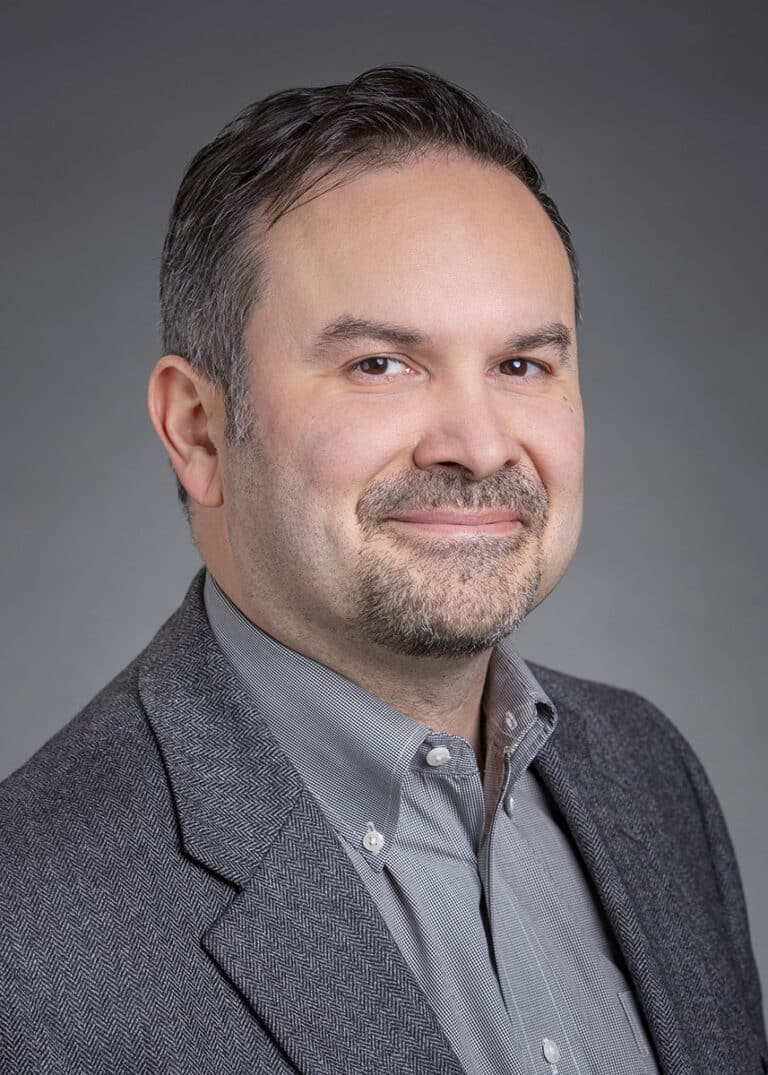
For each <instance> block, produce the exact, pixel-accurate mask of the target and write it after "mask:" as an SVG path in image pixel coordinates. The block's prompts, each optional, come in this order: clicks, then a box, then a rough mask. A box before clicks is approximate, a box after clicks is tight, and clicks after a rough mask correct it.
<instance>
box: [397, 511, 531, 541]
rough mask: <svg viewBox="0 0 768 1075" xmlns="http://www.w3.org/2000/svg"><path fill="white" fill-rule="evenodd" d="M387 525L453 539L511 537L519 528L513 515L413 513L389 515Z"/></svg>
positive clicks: (502, 513)
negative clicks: (492, 536) (393, 524)
mask: <svg viewBox="0 0 768 1075" xmlns="http://www.w3.org/2000/svg"><path fill="white" fill-rule="evenodd" d="M387 521H388V522H390V523H395V524H397V525H398V526H402V527H403V528H404V529H407V530H408V531H409V532H411V533H413V532H414V531H422V532H424V533H427V534H446V535H448V536H453V537H470V536H476V535H480V536H482V535H486V536H491V535H494V534H496V535H500V534H512V533H515V532H516V531H517V529H518V528H519V527H520V526H521V522H520V518H519V517H518V515H517V514H516V513H515V512H513V511H482V512H477V511H475V512H470V511H416V512H407V513H406V514H403V515H391V516H390V517H389V518H388V520H387Z"/></svg>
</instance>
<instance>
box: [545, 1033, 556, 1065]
mask: <svg viewBox="0 0 768 1075" xmlns="http://www.w3.org/2000/svg"><path fill="white" fill-rule="evenodd" d="M541 1051H542V1053H543V1054H544V1059H545V1060H546V1062H547V1063H548V1064H558V1063H559V1062H560V1046H559V1045H558V1044H557V1042H556V1041H552V1039H551V1038H542V1040H541Z"/></svg>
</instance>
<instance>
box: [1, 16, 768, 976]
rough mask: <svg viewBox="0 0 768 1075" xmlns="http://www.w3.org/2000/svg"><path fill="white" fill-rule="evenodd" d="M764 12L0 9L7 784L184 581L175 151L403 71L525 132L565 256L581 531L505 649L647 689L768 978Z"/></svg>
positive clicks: (145, 633)
mask: <svg viewBox="0 0 768 1075" xmlns="http://www.w3.org/2000/svg"><path fill="white" fill-rule="evenodd" d="M767 12H768V8H766V5H765V4H764V3H760V4H757V3H755V4H750V3H745V2H736V3H727V4H726V3H725V2H720V3H717V4H711V3H692V2H691V3H686V4H681V3H678V4H674V3H673V4H672V5H671V7H667V6H666V5H663V4H661V3H658V2H653V3H646V4H644V5H642V6H640V5H636V4H631V3H608V2H605V3H597V4H595V3H578V4H574V3H573V2H559V3H549V4H546V3H540V2H536V3H534V2H533V0H531V2H529V3H526V4H520V3H510V2H507V3H475V4H473V5H472V6H470V4H468V3H457V2H452V0H449V2H446V0H442V2H429V3H413V2H411V3H401V2H394V3H387V4H385V5H374V4H371V3H362V2H358V3H329V4H328V5H323V4H310V3H300V4H287V5H285V6H279V5H278V4H276V3H268V4H256V3H249V4H245V3H240V4H238V3H227V2H223V3H217V4H216V5H213V4H211V5H208V6H206V5H203V4H200V3H193V2H191V0H188V2H187V3H184V4H181V3H179V4H163V3H159V4H157V5H153V6H149V5H141V4H130V5H128V4H119V5H118V4H103V3H102V4H98V5H97V4H93V5H83V4H77V3H75V4H66V5H62V4H54V3H46V4H30V5H29V6H27V8H26V9H25V11H24V12H22V10H21V7H20V6H19V5H17V6H15V7H14V10H13V11H12V12H10V11H9V12H8V13H7V14H6V17H5V20H4V22H5V27H4V42H3V45H2V52H3V55H2V56H0V60H1V61H2V62H0V71H2V75H1V76H0V77H1V78H2V82H3V85H2V100H3V102H4V104H3V109H2V150H3V168H2V173H1V174H0V186H1V188H2V196H1V197H0V211H1V212H2V216H3V226H2V234H3V255H2V274H3V281H2V294H3V297H4V299H5V303H6V308H5V311H4V313H3V317H2V323H1V329H0V331H1V332H2V344H3V346H2V355H3V390H4V392H3V411H2V423H1V424H0V437H1V438H2V446H1V451H0V460H2V513H3V515H2V517H3V525H2V529H1V541H2V572H3V577H2V593H3V599H4V600H3V614H2V617H0V623H1V624H2V645H1V647H0V660H1V661H2V682H3V688H4V703H3V716H2V722H1V724H2V726H1V727H0V777H2V776H4V775H6V774H7V773H9V772H11V771H12V770H13V769H15V768H16V767H17V766H18V765H20V764H21V763H22V762H23V761H24V760H25V759H26V758H27V757H28V756H29V755H31V754H32V753H33V752H34V751H35V750H36V749H37V748H38V747H39V746H40V745H41V744H42V743H43V742H44V741H45V740H46V739H47V738H49V737H50V736H51V735H52V734H53V733H54V732H55V731H56V730H57V729H58V728H60V727H61V726H62V725H63V724H64V723H65V722H66V721H68V720H69V719H70V718H71V717H72V716H73V715H74V714H75V713H76V712H77V711H78V710H79V709H80V708H81V707H82V706H83V705H84V704H85V703H86V702H87V701H88V700H89V699H90V698H91V697H92V696H93V694H95V693H96V691H97V690H98V689H99V688H101V687H102V686H103V685H104V684H105V683H106V682H107V681H108V680H109V679H111V677H112V676H113V675H115V674H116V673H117V672H118V671H119V670H120V669H121V668H122V667H123V666H124V665H125V664H126V663H127V662H128V661H130V660H131V659H132V658H133V657H134V656H135V654H136V653H137V652H138V651H139V649H141V648H142V647H143V646H144V645H145V644H146V642H148V641H149V639H150V637H151V636H152V634H153V633H154V632H155V630H156V629H157V627H158V626H159V625H160V623H161V622H162V621H163V620H164V619H165V618H166V616H167V615H169V614H170V612H171V611H172V610H173V609H174V608H175V607H176V606H177V604H178V603H179V601H180V600H181V598H182V596H183V594H184V592H185V589H186V586H187V584H188V582H189V580H190V578H191V576H192V573H193V572H194V571H195V570H196V568H197V567H198V566H199V560H198V557H197V554H196V551H195V549H194V546H193V545H192V542H191V539H190V538H189V537H188V534H187V531H186V525H185V523H184V520H183V517H182V514H181V511H180V508H179V507H178V505H177V502H176V500H175V491H174V483H173V480H172V475H171V472H170V469H169V465H168V463H167V461H166V457H165V454H164V452H163V449H162V447H161V445H160V442H159V441H158V440H157V438H156V436H155V433H154V431H153V429H152V427H151V424H150V422H149V418H148V416H147V413H146V407H145V392H146V382H147V377H148V375H149V372H150V370H151V368H152V365H153V364H154V362H155V360H156V358H157V357H159V354H160V350H159V343H158V340H159V336H158V307H157V299H156V292H157V273H158V264H159V254H160V249H161V244H162V239H163V234H164V229H165V224H166V220H167V214H168V211H169V209H170V205H171V202H172V200H173V197H174V194H175V191H176V187H177V185H178V183H179V180H180V178H181V175H182V172H183V169H184V166H185V163H186V162H187V161H188V160H189V159H190V157H191V156H192V155H193V153H194V152H195V151H196V150H197V149H198V148H199V147H200V146H201V145H202V144H203V143H204V142H206V141H208V140H209V139H210V138H211V137H213V135H214V134H215V133H216V132H217V130H218V129H219V127H220V126H222V125H223V124H224V123H225V122H226V121H227V120H228V119H229V118H231V116H232V115H234V114H235V112H237V111H238V110H239V109H240V108H241V107H242V106H244V105H245V104H247V103H249V102H250V101H253V100H256V99H257V98H259V97H262V96H264V95H265V94H267V93H270V92H272V91H274V90H277V89H282V88H285V87H288V86H295V85H318V84H324V83H327V82H335V81H341V80H346V79H348V78H350V77H352V76H353V75H355V74H357V73H358V72H359V71H361V70H363V69H364V68H365V67H370V66H373V65H374V64H379V63H392V62H394V63H415V64H421V65H423V66H426V67H429V68H432V69H434V70H436V71H438V72H439V73H441V74H443V75H445V76H446V77H448V78H451V79H453V80H454V81H457V82H459V83H461V84H462V85H465V86H466V87H467V88H468V89H470V90H472V91H473V92H475V93H477V94H478V95H480V96H481V97H482V98H484V99H485V100H486V101H487V102H488V103H489V104H490V105H491V106H492V107H493V108H495V109H496V110H497V111H500V112H502V113H503V114H504V115H506V116H507V117H508V118H509V119H510V120H511V121H512V123H513V124H515V125H516V126H517V127H518V128H519V129H520V131H521V132H522V133H523V134H524V135H525V137H526V138H527V140H528V143H529V147H530V149H531V152H532V154H533V156H534V158H535V159H536V160H537V161H538V162H539V164H540V165H541V167H542V169H543V171H544V175H545V178H546V181H547V187H548V189H549V191H550V192H551V193H552V195H553V196H554V197H555V199H556V200H557V202H558V204H559V206H560V208H561V210H562V212H563V214H564V216H565V219H566V220H567V221H568V223H569V224H570V226H571V227H572V229H573V233H574V237H575V242H576V247H577V251H578V254H579V257H580V261H581V265H582V273H583V289H584V324H583V327H582V330H581V333H580V360H581V367H582V381H583V391H584V398H585V409H586V415H587V485H586V514H585V525H584V532H583V537H582V542H581V546H580V549H579V552H578V554H577V556H576V559H575V560H574V563H573V566H572V567H571V569H570V572H569V574H568V575H567V576H566V578H565V580H564V581H563V582H562V583H561V584H560V586H559V587H558V588H557V590H556V591H555V592H554V594H553V595H552V596H551V597H550V598H549V600H547V601H546V602H545V603H544V605H543V606H542V607H541V608H540V609H539V610H537V611H536V612H534V613H533V614H532V616H531V617H530V618H529V620H528V621H527V622H526V624H525V625H524V627H523V628H522V630H521V631H520V633H519V645H520V649H521V650H522V652H523V653H524V654H525V655H526V656H529V657H531V658H533V659H536V660H539V661H541V662H543V663H545V664H550V665H552V666H554V667H556V668H560V669H563V670H565V671H569V672H572V673H575V674H577V675H582V676H587V677H590V678H594V679H599V680H604V681H607V682H610V683H614V684H618V685H621V686H625V687H628V688H631V689H633V690H636V691H638V692H640V693H642V694H644V695H646V696H647V697H649V698H651V699H652V700H653V701H654V702H655V703H656V704H657V705H659V706H660V707H661V708H662V709H663V710H664V711H665V712H666V713H667V714H668V715H669V716H670V717H671V718H672V720H673V721H675V723H676V724H677V725H678V726H679V727H680V728H681V730H682V731H683V732H684V733H685V735H686V736H687V737H688V739H689V740H690V741H691V743H692V744H693V746H694V748H695V749H696V751H697V752H698V754H699V756H700V757H701V758H702V760H703V762H704V764H705V766H706V768H707V770H708V772H709V774H710V777H711V779H712V782H713V784H714V786H715V789H716V791H717V793H718V795H719V798H720V801H721V803H722V806H723V809H724V812H725V815H726V818H727V821H728V824H729V828H730V831H731V833H732V836H733V841H734V844H735V846H736V851H737V854H738V857H739V861H740V863H741V869H742V875H743V880H744V885H745V889H746V894H747V900H748V905H749V911H750V919H751V923H752V933H753V939H754V947H755V951H756V954H757V957H758V961H759V963H760V965H761V969H762V977H763V981H764V983H766V986H768V914H767V913H766V899H767V898H768V870H767V868H766V859H767V858H768V856H767V854H766V853H767V851H768V817H766V813H767V809H766V808H767V807H768V790H767V789H766V778H765V766H766V753H767V751H766V721H765V715H764V711H765V697H764V696H765V686H764V682H765V677H764V669H765V645H764V623H765V616H766V611H767V610H768V601H767V600H766V578H765V567H764V550H765V548H766V538H767V537H768V534H767V533H766V530H767V527H766V506H765V485H766V483H765V477H764V474H765V468H766V449H765V439H764V428H765V418H764V415H765V390H766V368H765V353H764V352H765V345H764V335H763V327H764V326H763V312H762V311H764V308H765V295H766V272H765V264H766V253H765V250H766V233H765V211H764V205H765V183H766V180H765V165H766V156H767V154H766V144H765V134H764V131H765V103H766V76H765V74H764V71H765V41H766V30H768V26H767V25H766V23H767V22H768V18H767ZM9 21H10V24H11V25H10V26H9ZM9 31H10V32H9ZM669 866H670V869H674V866H675V864H674V862H671V863H670V864H669Z"/></svg>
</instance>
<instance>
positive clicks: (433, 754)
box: [426, 747, 451, 766]
mask: <svg viewBox="0 0 768 1075" xmlns="http://www.w3.org/2000/svg"><path fill="white" fill-rule="evenodd" d="M450 760H451V752H450V750H449V749H448V747H432V749H431V750H430V751H429V752H428V754H427V757H426V762H427V765H432V766H437V765H445V763H446V762H447V761H450Z"/></svg>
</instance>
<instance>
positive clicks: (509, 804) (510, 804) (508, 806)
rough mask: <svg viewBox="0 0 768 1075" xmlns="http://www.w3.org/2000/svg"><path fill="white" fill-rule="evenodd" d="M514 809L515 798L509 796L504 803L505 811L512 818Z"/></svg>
mask: <svg viewBox="0 0 768 1075" xmlns="http://www.w3.org/2000/svg"><path fill="white" fill-rule="evenodd" d="M514 808H515V798H514V796H513V795H507V797H506V799H505V801H504V809H505V811H506V812H507V814H508V815H509V816H510V817H511V816H512V811H513V810H514Z"/></svg>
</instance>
